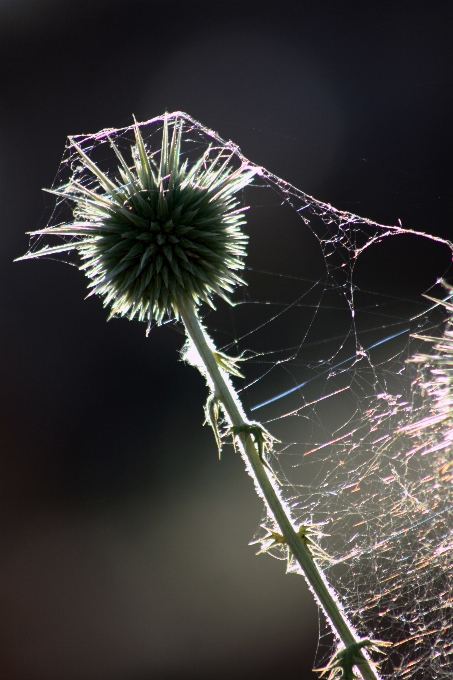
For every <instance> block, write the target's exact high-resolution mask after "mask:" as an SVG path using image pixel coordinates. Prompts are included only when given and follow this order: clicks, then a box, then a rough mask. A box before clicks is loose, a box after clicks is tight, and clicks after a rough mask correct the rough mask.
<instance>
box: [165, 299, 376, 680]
mask: <svg viewBox="0 0 453 680" xmlns="http://www.w3.org/2000/svg"><path fill="white" fill-rule="evenodd" d="M178 310H179V314H180V316H181V318H182V320H183V322H184V325H185V327H186V332H187V335H188V336H189V338H190V339H191V340H192V342H193V344H194V345H195V347H196V349H197V351H198V354H199V355H200V358H201V360H202V361H203V364H204V366H205V369H206V372H207V376H208V377H209V379H210V381H211V382H212V387H213V392H214V395H215V396H216V397H217V398H218V399H219V400H220V402H221V404H222V407H223V410H224V412H225V415H226V417H227V420H229V421H230V424H231V425H232V426H236V427H243V426H247V425H248V424H250V421H248V420H247V418H246V416H245V414H244V411H243V408H242V405H241V402H240V401H239V398H238V396H237V394H236V392H235V390H234V388H233V386H232V385H231V382H230V380H229V379H228V378H227V377H226V374H225V373H224V372H223V371H222V370H220V368H219V366H218V364H217V361H216V359H215V356H214V352H215V351H216V350H215V347H214V344H213V342H212V341H211V339H210V338H209V336H208V335H207V334H206V332H205V330H204V329H203V326H202V325H201V322H200V320H199V318H198V316H197V313H196V310H195V307H194V305H193V304H192V303H191V302H188V301H185V302H181V303H180V304H179V306H178ZM238 437H239V440H240V444H241V449H242V452H243V455H244V457H245V459H246V461H248V464H249V466H250V469H251V472H252V476H253V478H254V480H255V484H256V486H257V491H258V493H259V494H260V495H262V496H263V498H264V500H265V502H266V504H267V506H268V508H269V510H270V512H271V515H272V516H273V518H274V519H275V522H276V523H277V524H278V526H279V527H280V531H281V533H282V536H283V537H284V538H285V541H286V543H287V545H288V547H289V549H290V550H291V552H292V554H293V556H294V558H295V559H296V560H297V562H298V563H299V565H300V567H301V569H302V571H303V573H304V574H305V578H306V579H307V581H308V583H309V586H310V588H311V590H312V591H313V593H314V595H315V597H316V599H317V600H318V603H319V604H320V606H321V607H322V609H323V611H324V613H325V615H326V617H327V619H328V620H329V621H330V624H331V626H332V628H333V630H335V631H336V633H337V634H338V637H339V638H340V640H341V641H342V642H343V644H344V645H345V647H348V646H349V645H351V644H354V643H357V642H358V641H359V640H358V638H357V635H356V633H355V632H354V629H353V627H352V625H351V624H350V622H349V621H348V619H347V617H346V615H345V613H344V611H343V609H342V608H341V606H340V604H339V602H338V600H337V598H336V596H335V594H334V592H333V591H332V589H331V588H330V586H329V585H328V583H327V581H326V579H325V577H324V575H323V573H322V571H321V570H320V569H319V567H318V565H317V564H316V562H315V561H314V559H313V556H312V555H311V553H310V551H309V549H308V548H307V546H306V545H305V544H304V543H303V541H301V540H300V538H299V537H298V535H297V534H296V531H295V530H294V527H293V525H292V522H291V519H290V517H289V512H288V511H287V510H286V509H285V507H284V502H283V501H282V500H281V498H280V494H279V492H278V489H277V487H276V484H275V482H274V480H273V479H271V478H270V476H269V474H268V472H267V470H266V468H265V466H264V465H263V464H262V462H261V460H260V457H259V454H258V450H257V447H256V444H255V440H254V438H253V437H252V436H251V435H250V434H246V433H242V434H240V435H238ZM358 669H359V670H360V673H361V674H362V677H363V679H364V680H379V676H378V675H377V674H376V670H375V668H374V667H373V666H372V664H371V663H370V662H369V660H368V659H367V658H366V656H365V655H363V661H361V663H360V665H359V666H358Z"/></svg>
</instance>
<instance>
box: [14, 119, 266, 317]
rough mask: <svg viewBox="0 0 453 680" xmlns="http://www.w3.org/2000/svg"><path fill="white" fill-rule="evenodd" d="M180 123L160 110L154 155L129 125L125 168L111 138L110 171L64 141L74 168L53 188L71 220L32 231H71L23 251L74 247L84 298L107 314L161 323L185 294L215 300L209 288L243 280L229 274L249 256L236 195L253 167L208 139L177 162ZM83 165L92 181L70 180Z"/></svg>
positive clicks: (224, 292)
mask: <svg viewBox="0 0 453 680" xmlns="http://www.w3.org/2000/svg"><path fill="white" fill-rule="evenodd" d="M183 122H184V121H183V119H182V118H180V117H178V116H176V117H175V118H174V119H173V120H171V123H169V116H167V115H166V116H165V117H164V124H163V130H162V143H161V147H160V150H158V151H156V152H154V153H151V152H150V150H149V149H148V148H147V146H146V145H145V142H144V140H143V137H142V134H141V131H140V127H139V125H138V124H137V123H136V124H135V126H134V136H135V144H133V146H132V149H131V155H132V164H131V165H129V164H128V163H127V161H126V159H125V158H124V156H123V155H122V153H121V152H120V150H119V149H118V148H117V146H116V144H115V143H114V141H113V139H111V138H110V139H109V141H110V145H111V148H112V150H113V152H114V154H115V155H116V158H117V161H118V174H117V175H116V176H114V177H110V176H109V175H108V174H106V173H104V172H103V171H102V170H101V169H100V168H99V166H98V165H96V163H95V162H93V161H92V160H91V159H90V157H89V156H88V155H87V153H85V151H84V150H83V149H82V148H81V146H79V145H78V144H77V143H76V142H75V141H74V140H71V141H72V145H73V147H74V149H75V150H76V152H77V154H78V157H79V163H80V164H81V168H80V167H79V168H78V172H76V173H74V176H73V177H72V179H71V180H70V181H69V182H68V183H67V184H65V185H63V186H61V187H58V188H57V189H54V190H52V191H51V193H54V194H57V196H60V197H63V198H65V199H69V200H70V201H71V203H72V205H73V217H74V220H73V221H72V222H70V223H65V224H62V225H57V226H52V227H48V228H47V229H43V230H40V231H35V232H32V235H38V234H54V235H59V236H63V237H72V241H70V242H69V243H65V244H64V245H63V246H57V247H55V248H48V247H46V248H43V249H41V250H38V251H37V252H33V253H30V254H28V255H27V256H25V257H41V256H44V255H49V254H52V253H57V252H63V251H69V250H76V251H77V252H78V254H79V256H80V258H81V260H82V264H81V266H80V269H81V270H83V271H84V272H85V274H86V276H87V277H88V278H89V279H90V280H91V282H90V284H89V288H91V292H90V295H92V294H97V295H100V296H102V297H103V298H104V306H109V307H110V309H111V312H110V317H109V318H111V317H112V316H127V317H128V318H129V319H133V318H134V317H137V318H138V319H139V320H140V321H147V322H148V324H149V325H150V324H151V322H152V320H153V319H154V320H155V321H156V322H157V323H159V324H160V323H161V322H162V320H163V319H164V318H165V317H169V318H171V317H172V316H176V317H178V305H179V304H180V302H182V301H183V300H190V301H192V302H193V303H194V304H195V305H198V304H200V303H201V302H207V303H208V304H210V305H211V306H213V305H212V296H213V295H214V294H217V295H220V296H221V297H222V298H224V299H226V300H228V301H229V299H228V293H231V292H232V291H233V289H234V287H235V286H236V285H237V284H243V283H244V281H243V280H242V279H241V278H240V277H239V276H238V274H237V273H236V272H237V271H238V270H240V269H242V268H243V267H244V257H245V255H246V245H247V240H248V239H247V236H246V235H245V234H244V233H243V232H242V231H241V227H242V225H244V224H245V218H244V211H245V210H246V208H244V207H240V203H239V200H238V198H237V193H238V192H239V191H240V190H241V189H242V188H244V187H245V186H246V185H248V184H250V182H251V181H252V180H253V177H254V175H255V174H256V173H257V172H258V170H259V169H258V168H256V167H255V166H252V165H249V164H248V163H247V162H246V161H242V162H241V164H240V165H239V166H238V167H233V165H232V163H231V160H232V155H233V153H234V150H233V151H232V150H231V149H227V148H220V150H219V149H217V150H215V151H214V150H213V149H212V147H211V146H209V147H208V148H207V149H206V150H205V152H204V153H203V154H202V155H201V156H200V157H198V159H197V160H195V161H194V162H192V163H189V161H188V159H186V160H184V161H182V160H181V156H182V153H181V142H182V131H183ZM171 128H172V129H171ZM170 132H171V134H170ZM87 171H88V172H89V173H90V174H91V176H92V177H93V179H94V182H92V183H91V185H90V186H88V185H87V184H86V183H83V182H81V181H80V180H79V179H77V177H78V176H80V175H83V172H85V173H86V172H87Z"/></svg>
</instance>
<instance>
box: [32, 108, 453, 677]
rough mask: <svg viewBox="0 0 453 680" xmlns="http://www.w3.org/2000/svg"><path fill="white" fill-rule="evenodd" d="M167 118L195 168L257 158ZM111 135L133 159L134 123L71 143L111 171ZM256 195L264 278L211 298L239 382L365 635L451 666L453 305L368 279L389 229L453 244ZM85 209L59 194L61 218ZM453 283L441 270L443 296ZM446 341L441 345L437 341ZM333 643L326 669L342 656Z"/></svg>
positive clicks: (251, 263)
mask: <svg viewBox="0 0 453 680" xmlns="http://www.w3.org/2000/svg"><path fill="white" fill-rule="evenodd" d="M166 115H167V120H169V121H170V123H172V121H174V120H175V119H176V118H179V119H182V120H183V123H184V141H183V154H184V155H186V156H187V158H188V159H189V162H190V161H191V160H192V159H195V158H198V157H200V155H201V154H202V153H203V152H204V151H205V149H206V147H207V146H208V145H212V147H213V150H219V149H220V150H222V149H223V150H224V153H225V156H227V155H231V162H232V163H233V164H234V163H236V164H238V165H239V164H240V163H241V162H244V161H245V160H246V159H245V158H244V157H243V156H242V155H241V153H240V151H239V149H238V148H237V147H236V146H235V145H234V144H233V143H232V142H225V141H224V140H222V139H221V138H220V137H219V136H218V135H217V134H216V133H214V132H213V131H212V130H209V129H208V128H205V127H203V126H202V125H201V124H199V123H198V122H196V121H194V120H193V119H192V118H190V117H189V116H187V115H186V114H182V113H174V114H166ZM162 126H163V117H158V118H155V119H153V120H151V121H148V122H146V123H142V124H140V128H141V132H142V135H143V137H144V139H145V141H146V144H147V148H148V150H149V152H150V153H158V150H159V148H160V143H161V134H162ZM111 138H113V139H114V141H115V143H116V145H117V146H118V147H119V148H120V149H121V150H122V152H123V154H124V157H125V158H130V147H131V144H132V143H133V126H131V127H128V128H123V129H121V130H116V129H115V130H114V129H110V130H104V131H102V132H100V133H98V134H96V135H87V136H78V137H75V138H73V139H75V140H76V141H77V143H78V144H79V145H80V146H82V148H83V149H84V151H85V152H86V153H88V154H89V155H90V157H91V158H92V159H93V160H94V161H95V162H96V163H98V164H99V166H100V167H101V168H102V169H103V170H104V171H106V172H108V173H110V174H111V175H113V174H116V162H115V158H114V157H113V154H112V151H111V148H110V143H109V140H110V139H111ZM154 150H156V151H154ZM247 162H249V161H247ZM250 165H253V163H250ZM74 176H75V177H76V178H77V180H78V181H80V182H83V183H84V184H85V185H86V186H90V185H93V186H94V178H93V177H92V176H91V175H90V174H89V172H87V169H86V167H84V165H83V164H82V163H81V159H80V155H79V154H78V153H77V152H76V150H75V149H74V147H73V145H72V141H71V139H70V141H69V144H68V146H67V149H66V152H65V155H64V157H63V161H62V164H61V167H60V171H59V173H58V175H57V179H56V182H55V186H61V185H62V184H64V183H65V182H66V181H68V179H69V178H70V177H74ZM243 200H244V204H245V205H248V206H250V209H249V211H248V212H247V228H246V231H247V233H248V234H249V236H250V244H249V248H248V252H249V255H248V258H247V262H246V265H247V266H246V271H245V274H244V278H245V279H246V281H247V283H248V285H247V287H243V288H240V289H238V290H237V291H236V292H235V294H234V296H233V300H234V302H235V306H234V307H229V306H228V305H227V304H226V303H224V302H223V301H220V302H217V301H216V306H217V309H216V310H209V308H207V307H206V308H204V307H203V308H202V313H203V314H204V323H205V325H206V327H207V328H208V331H209V333H210V335H211V336H212V337H213V339H214V340H215V342H216V343H217V346H218V347H219V348H220V349H221V350H222V351H223V352H227V353H229V354H230V355H231V356H240V357H242V359H244V361H243V363H242V364H241V370H242V372H243V373H244V375H245V380H243V381H242V382H241V381H239V380H236V379H235V383H236V386H237V388H238V390H239V392H240V396H241V398H242V400H243V403H244V406H245V408H246V410H248V411H249V415H250V416H251V417H252V418H254V419H256V420H259V421H260V422H262V423H263V424H265V425H266V427H267V428H269V430H270V431H271V433H272V434H273V435H275V436H276V437H277V438H278V439H279V440H280V443H279V444H278V445H277V446H276V451H275V452H274V453H273V454H272V460H271V462H272V465H273V467H274V469H275V471H276V474H277V475H278V478H279V479H280V480H281V482H282V495H283V496H284V498H285V500H286V502H287V504H288V505H289V507H290V508H291V512H292V516H293V519H294V522H295V524H296V525H301V524H303V525H309V526H310V525H311V526H313V528H314V529H315V530H316V531H317V534H315V540H316V543H317V544H318V545H319V548H320V549H321V551H323V552H319V554H317V559H318V561H319V562H320V564H321V566H322V568H323V569H324V571H325V573H326V576H327V578H328V580H329V582H330V584H331V585H332V587H333V588H334V589H335V591H336V592H337V594H338V596H339V598H340V600H341V602H342V604H343V607H344V609H345V611H346V612H347V614H348V617H349V618H350V620H351V621H352V623H353V625H354V626H355V628H356V630H357V632H358V634H359V635H360V636H362V637H364V638H371V639H373V640H382V641H389V642H391V643H392V647H390V648H389V651H388V653H387V654H386V656H385V657H384V660H383V661H382V665H381V674H382V677H384V678H392V679H394V680H397V679H401V680H403V679H404V680H407V679H409V678H411V679H414V680H421V679H422V678H424V679H426V678H428V677H430V678H434V677H435V678H443V677H450V676H451V668H452V660H453V616H452V603H453V587H452V585H453V584H452V566H451V565H452V560H451V554H452V547H453V522H452V519H451V518H452V511H453V493H452V481H453V454H452V450H451V438H452V437H451V436H450V438H449V433H450V434H451V427H452V426H451V423H450V420H449V407H450V405H451V399H453V396H451V395H450V382H451V380H450V378H451V375H450V373H449V363H448V361H449V356H450V357H451V355H452V351H451V350H452V349H453V340H452V341H451V344H449V343H448V339H449V337H450V336H449V335H448V334H449V333H450V332H451V333H452V336H451V337H452V338H453V330H452V329H453V326H452V325H451V322H450V321H449V320H448V317H449V314H451V311H452V310H453V307H452V308H451V309H448V308H447V309H446V308H445V307H444V306H443V305H440V304H438V303H436V302H435V301H433V300H427V299H425V298H423V297H422V296H421V295H419V294H407V292H406V293H405V292H404V291H401V292H398V290H394V291H390V292H389V290H388V289H386V288H385V287H382V286H380V285H379V284H378V283H377V279H376V278H374V279H373V276H368V275H367V273H368V270H369V269H370V268H371V269H373V267H370V263H373V262H375V259H376V260H379V258H380V257H382V256H381V254H380V252H381V249H382V248H381V246H382V244H383V242H384V240H385V242H386V243H387V241H388V238H389V237H390V236H397V237H398V239H395V240H394V242H395V247H396V244H397V242H398V241H399V240H400V239H401V237H404V238H405V239H407V240H408V241H407V243H408V247H411V246H412V245H413V244H414V239H415V238H416V240H417V241H419V242H422V243H423V247H426V248H427V257H429V252H428V251H429V247H434V246H436V242H437V248H443V250H444V251H448V249H449V248H450V249H451V244H450V243H448V242H445V241H442V240H441V239H436V238H434V237H432V236H426V235H423V234H418V235H417V234H416V233H415V232H411V231H409V230H404V229H403V228H402V227H401V226H395V227H389V226H383V225H380V224H377V223H375V222H373V221H371V220H367V219H363V218H361V217H358V216H357V215H353V214H351V213H347V212H343V211H339V210H336V209H334V208H333V207H332V206H330V205H328V204H325V203H322V202H320V201H317V200H315V199H314V198H312V197H311V196H308V195H307V194H305V193H303V192H302V191H300V190H298V189H296V188H295V187H293V186H291V185H290V184H288V183H286V182H284V181H283V180H281V179H280V178H278V177H276V176H274V175H273V174H272V173H270V172H268V171H267V170H265V169H263V168H262V169H260V171H259V173H258V175H257V177H256V179H255V181H254V182H253V184H252V185H251V186H249V187H247V188H246V189H245V190H244V197H243ZM70 220H71V212H70V206H68V205H67V204H66V203H65V202H64V201H61V199H59V200H58V202H57V205H56V208H55V210H54V212H53V214H52V217H51V220H50V223H49V224H50V225H55V224H58V223H59V222H62V221H70ZM45 238H48V237H39V238H37V239H36V240H34V241H33V242H32V244H31V253H33V252H36V250H37V249H40V248H42V247H43V245H44V244H45ZM58 243H60V244H61V240H59V241H58ZM49 245H50V247H51V246H52V245H55V243H53V244H49ZM385 252H387V251H385ZM71 257H72V256H71ZM63 258H65V261H69V260H68V254H63ZM450 259H451V258H450ZM74 263H75V261H74ZM379 266H381V267H382V268H383V269H384V270H385V261H382V262H380V265H379ZM441 266H442V265H441V264H440V265H439V271H438V272H437V274H436V276H437V277H440V276H444V275H445V272H444V271H441V270H440V268H441ZM420 292H422V291H420ZM449 295H450V292H449V291H447V292H446V291H445V289H443V288H442V287H441V285H440V284H439V282H438V281H436V279H434V280H433V281H432V290H431V291H430V296H431V297H434V298H441V297H442V298H446V297H448V296H449ZM442 337H444V342H443V344H442V342H440V345H439V343H438V344H437V346H434V347H433V341H432V339H430V338H439V339H440V338H442ZM449 352H450V354H449ZM433 357H437V358H433ZM411 358H412V360H411ZM408 360H409V361H408ZM449 380H450V382H449ZM450 397H451V399H450ZM266 528H274V527H273V524H272V521H271V520H270V519H269V518H265V519H264V521H263V527H262V529H260V531H259V532H258V534H257V537H256V538H257V540H260V539H262V538H263V537H264V536H265V534H266ZM270 552H271V553H272V554H274V555H275V556H276V557H280V558H283V559H285V558H286V556H285V555H284V554H283V552H281V551H280V552H279V550H278V549H277V548H274V549H272V550H270ZM288 568H289V569H290V570H297V567H296V565H295V564H293V563H291V562H290V563H289V566H288ZM321 637H322V636H321ZM325 642H326V644H325V645H324V644H322V643H323V640H322V639H321V644H320V647H319V653H318V659H317V666H318V667H319V666H323V665H325V661H326V655H329V656H330V653H331V652H328V651H327V648H328V645H327V643H328V642H329V640H328V639H327V638H326V639H325ZM375 660H376V661H379V660H380V659H377V658H376V659H375Z"/></svg>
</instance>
